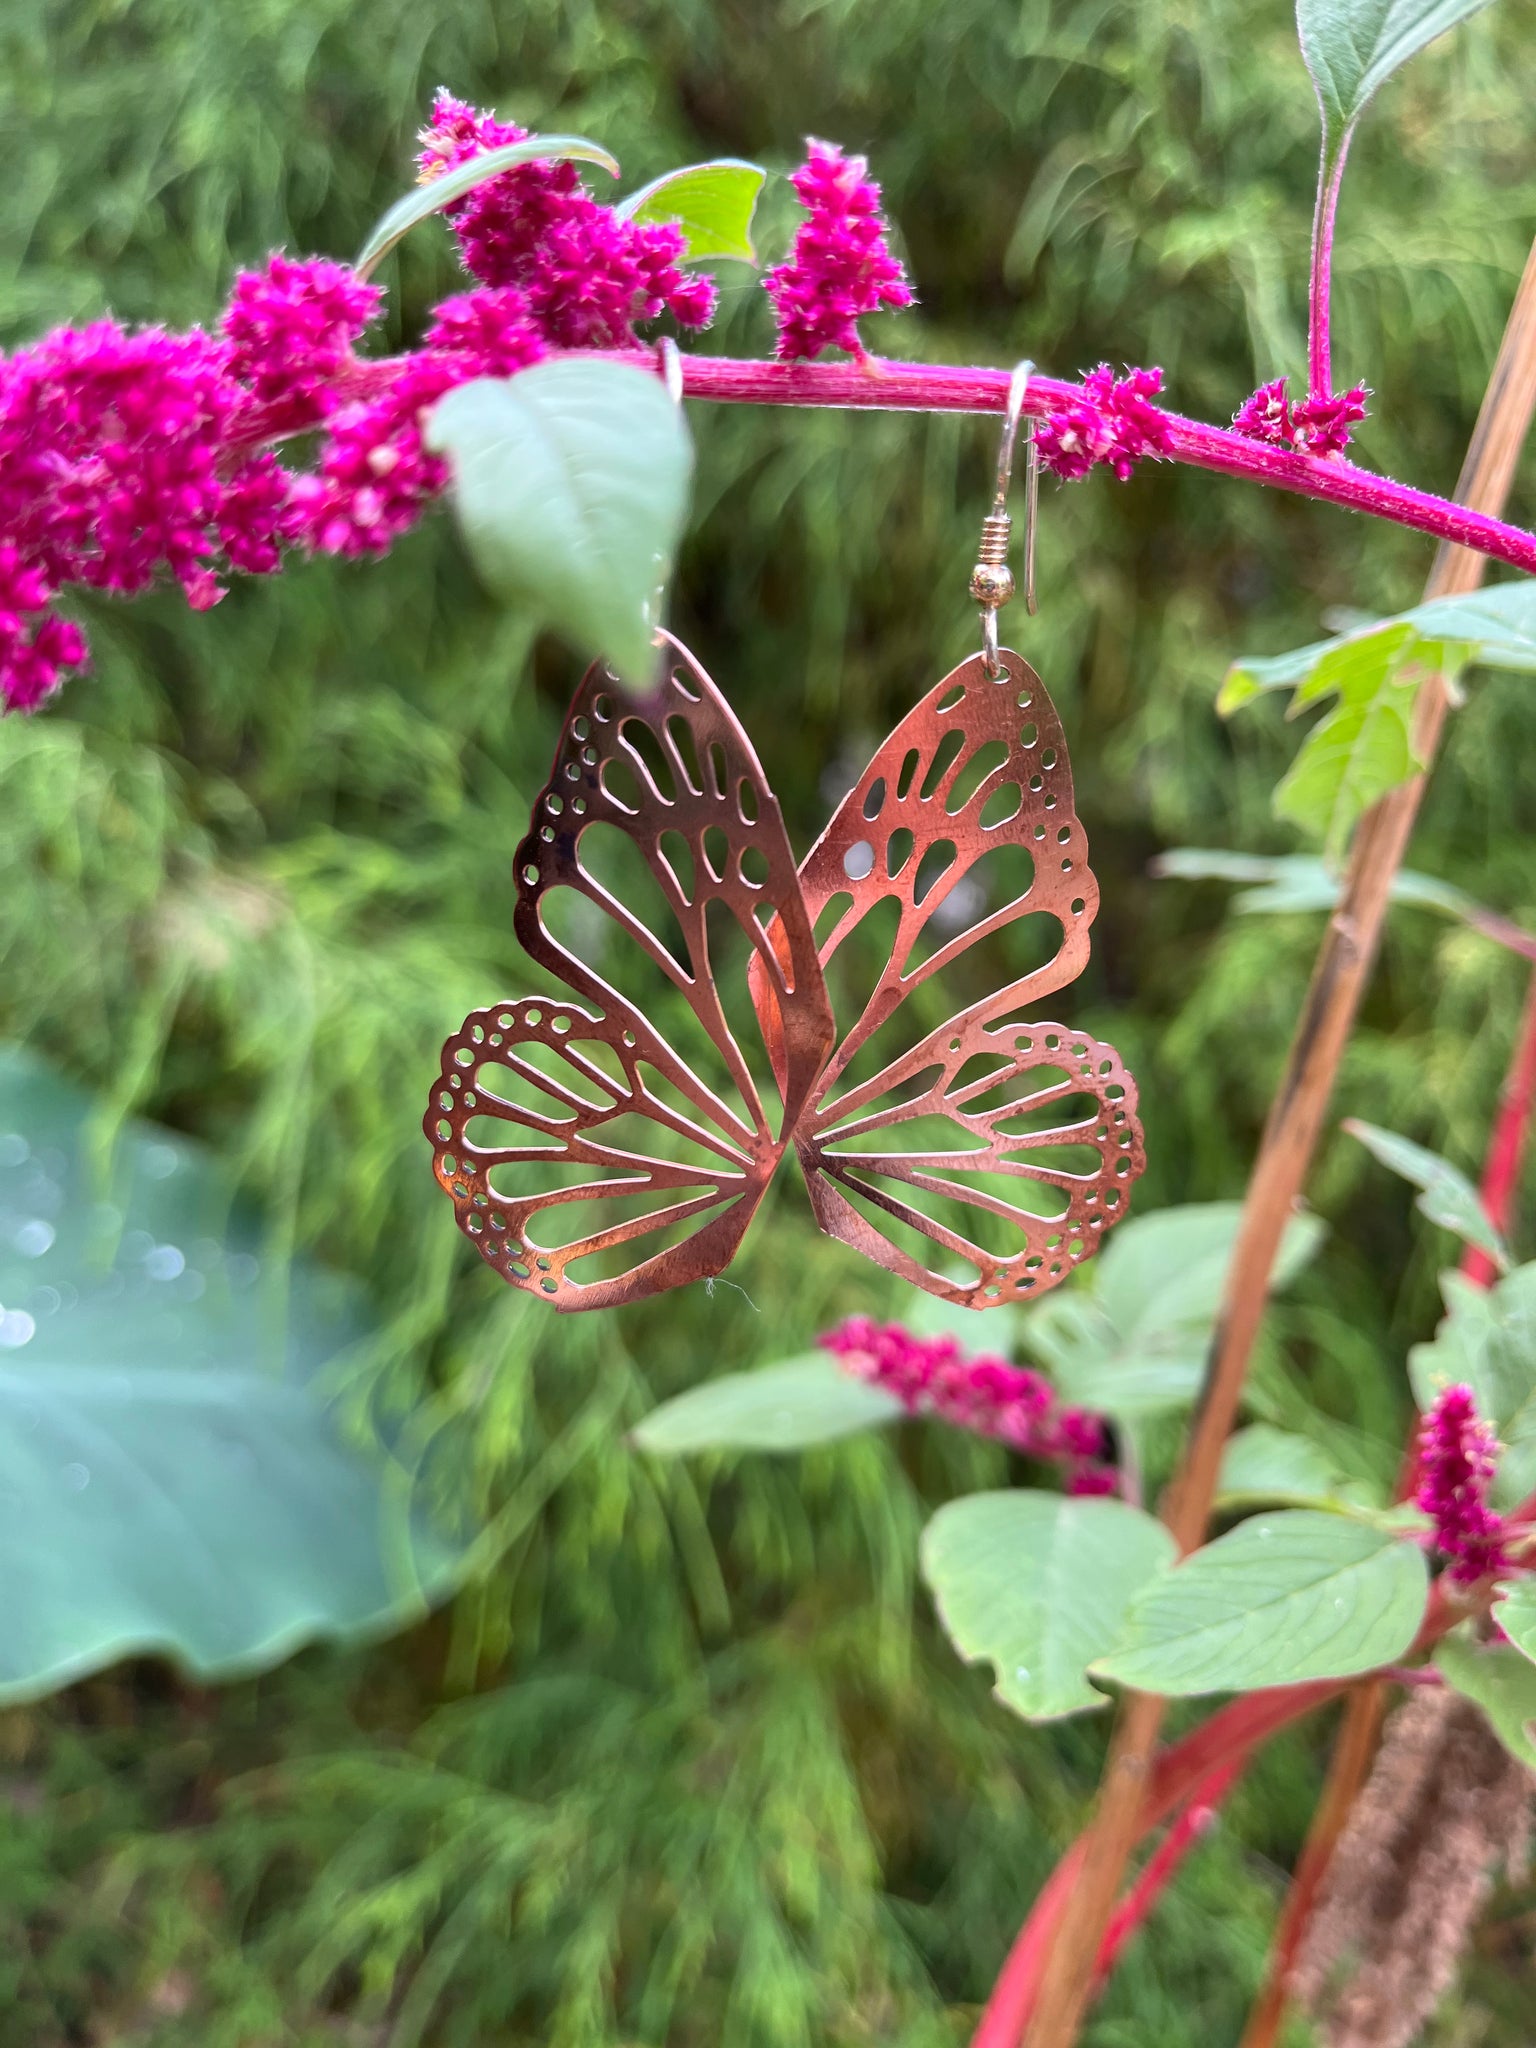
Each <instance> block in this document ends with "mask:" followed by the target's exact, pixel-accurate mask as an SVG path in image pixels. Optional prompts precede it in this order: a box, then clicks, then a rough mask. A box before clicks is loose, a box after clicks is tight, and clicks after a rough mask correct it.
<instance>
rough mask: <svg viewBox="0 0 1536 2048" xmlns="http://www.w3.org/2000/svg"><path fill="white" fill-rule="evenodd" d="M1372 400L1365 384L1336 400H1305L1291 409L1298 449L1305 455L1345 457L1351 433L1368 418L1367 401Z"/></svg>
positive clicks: (1357, 385) (1335, 398) (1292, 425)
mask: <svg viewBox="0 0 1536 2048" xmlns="http://www.w3.org/2000/svg"><path fill="white" fill-rule="evenodd" d="M1369 397H1370V393H1369V391H1367V389H1366V387H1365V386H1364V385H1363V384H1356V385H1355V386H1354V388H1353V389H1352V390H1350V391H1341V392H1338V393H1337V394H1336V395H1335V396H1334V397H1332V398H1304V399H1301V400H1300V401H1298V403H1297V404H1295V405H1293V406H1292V407H1291V429H1292V435H1293V438H1294V440H1295V444H1296V447H1297V448H1298V449H1299V450H1300V451H1301V453H1302V454H1304V455H1342V454H1343V452H1344V450H1345V449H1346V448H1347V447H1348V446H1349V438H1350V437H1349V430H1350V428H1351V427H1352V426H1354V425H1356V424H1357V422H1359V421H1360V420H1363V419H1364V418H1365V401H1366V399H1367V398H1369Z"/></svg>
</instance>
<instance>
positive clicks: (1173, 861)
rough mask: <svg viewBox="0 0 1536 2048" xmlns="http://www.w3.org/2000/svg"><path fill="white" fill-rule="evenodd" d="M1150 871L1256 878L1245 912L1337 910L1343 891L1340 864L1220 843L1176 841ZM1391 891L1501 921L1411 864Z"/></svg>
mask: <svg viewBox="0 0 1536 2048" xmlns="http://www.w3.org/2000/svg"><path fill="white" fill-rule="evenodd" d="M1149 872H1150V873H1151V874H1153V875H1154V876H1156V877H1157V878H1158V880H1160V881H1185V882H1207V881H1210V882H1250V883H1253V884H1255V885H1256V886H1255V887H1253V888H1248V889H1245V890H1244V891H1243V893H1242V894H1241V895H1240V896H1238V897H1237V898H1235V899H1234V902H1233V905H1232V907H1233V909H1234V910H1236V911H1238V912H1240V913H1244V914H1251V913H1254V912H1270V913H1274V912H1280V911H1290V910H1294V911H1301V910H1335V909H1337V907H1338V904H1339V899H1340V897H1341V896H1342V895H1343V893H1344V884H1343V880H1342V878H1341V876H1340V875H1339V873H1338V871H1337V869H1335V868H1331V867H1330V866H1329V865H1328V863H1327V862H1326V861H1324V860H1319V859H1318V857H1317V856H1316V855H1315V854H1307V853H1288V854H1262V853H1226V852H1223V851H1222V850H1221V849H1220V848H1218V847H1204V846H1176V847H1172V848H1170V850H1169V851H1168V852H1167V853H1161V854H1159V855H1158V856H1157V858H1156V859H1155V860H1154V861H1152V862H1151V863H1150V866H1149ZM1389 893H1390V896H1391V900H1392V901H1393V902H1394V903H1406V904H1410V905H1412V906H1414V907H1415V908H1417V909H1422V910H1439V911H1443V912H1444V913H1445V915H1446V916H1448V917H1455V918H1459V919H1460V920H1461V922H1462V923H1464V924H1468V925H1471V926H1472V927H1473V929H1474V930H1481V929H1484V928H1485V927H1486V926H1487V925H1488V924H1489V923H1491V922H1498V923H1502V920H1499V919H1498V918H1497V914H1496V913H1495V912H1494V911H1491V910H1487V909H1485V908H1484V907H1483V905H1482V904H1480V903H1476V902H1474V901H1473V899H1472V898H1471V897H1470V896H1468V895H1467V894H1466V893H1465V892H1464V891H1463V890H1461V889H1457V888H1454V887H1453V886H1452V884H1451V883H1449V882H1442V881H1440V880H1439V879H1438V878H1437V877H1436V876H1434V875H1421V874H1416V873H1415V872H1414V870H1413V869H1411V868H1399V869H1398V871H1397V873H1396V874H1395V875H1394V876H1393V877H1392V885H1391V889H1390V892H1389Z"/></svg>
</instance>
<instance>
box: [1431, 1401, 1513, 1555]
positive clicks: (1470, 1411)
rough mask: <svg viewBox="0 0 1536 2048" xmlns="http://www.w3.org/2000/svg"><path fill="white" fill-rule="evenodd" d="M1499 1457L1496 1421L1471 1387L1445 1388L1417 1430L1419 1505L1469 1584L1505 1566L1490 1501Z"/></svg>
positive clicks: (1500, 1526) (1499, 1525) (1500, 1529)
mask: <svg viewBox="0 0 1536 2048" xmlns="http://www.w3.org/2000/svg"><path fill="white" fill-rule="evenodd" d="M1498 1462H1499V1442H1498V1438H1497V1437H1496V1436H1495V1435H1494V1432H1493V1429H1492V1426H1491V1425H1490V1424H1489V1423H1487V1422H1485V1421H1483V1419H1482V1418H1481V1417H1480V1416H1479V1414H1478V1412H1477V1400H1476V1397H1475V1395H1474V1394H1473V1392H1472V1389H1471V1388H1470V1387H1465V1386H1458V1387H1447V1388H1446V1389H1445V1391H1444V1392H1443V1393H1441V1394H1439V1395H1438V1396H1437V1397H1436V1399H1435V1401H1434V1404H1433V1406H1432V1407H1431V1408H1430V1409H1429V1410H1428V1412H1427V1413H1426V1415H1425V1417H1424V1422H1423V1426H1422V1428H1421V1429H1420V1432H1419V1470H1420V1480H1419V1491H1418V1496H1417V1498H1418V1505H1419V1507H1420V1508H1421V1509H1422V1510H1423V1512H1424V1513H1425V1514H1426V1515H1428V1516H1429V1518H1430V1520H1431V1521H1432V1522H1433V1523H1434V1525H1435V1526H1434V1545H1435V1548H1436V1549H1437V1550H1438V1551H1439V1552H1440V1554H1441V1556H1442V1557H1445V1558H1448V1559H1449V1560H1450V1576H1451V1577H1452V1578H1453V1579H1454V1580H1455V1581H1456V1582H1457V1583H1458V1584H1459V1585H1464V1586H1470V1585H1472V1584H1474V1583H1475V1582H1476V1581H1477V1580H1478V1579H1483V1578H1487V1577H1488V1576H1489V1574H1490V1573H1493V1572H1498V1571H1502V1570H1503V1569H1505V1567H1506V1565H1507V1563H1508V1559H1507V1557H1506V1556H1505V1552H1504V1519H1503V1517H1502V1516H1501V1515H1499V1514H1497V1513H1495V1511H1494V1510H1493V1509H1492V1508H1491V1507H1490V1506H1489V1505H1488V1489H1489V1486H1490V1484H1491V1483H1492V1480H1493V1475H1494V1472H1495V1470H1496V1468H1497V1466H1498Z"/></svg>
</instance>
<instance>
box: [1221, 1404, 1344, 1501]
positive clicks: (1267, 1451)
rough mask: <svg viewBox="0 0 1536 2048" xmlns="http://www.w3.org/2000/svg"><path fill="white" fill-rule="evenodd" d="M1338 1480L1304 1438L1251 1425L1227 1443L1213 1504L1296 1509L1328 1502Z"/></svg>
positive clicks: (1318, 1450)
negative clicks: (1263, 1504)
mask: <svg viewBox="0 0 1536 2048" xmlns="http://www.w3.org/2000/svg"><path fill="white" fill-rule="evenodd" d="M1343 1479H1344V1475H1343V1474H1342V1473H1341V1472H1340V1471H1339V1468H1338V1465H1337V1463H1336V1462H1335V1460H1334V1459H1332V1458H1330V1457H1329V1455H1328V1453H1327V1452H1326V1451H1325V1450H1324V1449H1323V1448H1322V1446H1321V1445H1320V1444H1316V1443H1314V1442H1313V1441H1312V1439H1311V1438H1310V1437H1306V1436H1297V1435H1296V1434H1295V1433H1294V1432H1293V1431H1291V1430H1288V1429H1276V1428H1274V1427H1273V1426H1272V1425H1271V1424H1270V1423H1267V1422H1255V1423H1252V1424H1251V1425H1250V1426H1249V1427H1248V1428H1247V1429H1240V1430H1238V1431H1236V1433H1235V1434H1234V1435H1232V1436H1230V1437H1229V1438H1228V1439H1227V1447H1226V1450H1225V1451H1224V1452H1223V1453H1222V1460H1221V1476H1220V1478H1219V1480H1218V1481H1217V1486H1216V1504H1217V1506H1218V1507H1223V1506H1232V1505H1234V1504H1236V1503H1239V1502H1243V1503H1253V1502H1257V1501H1273V1502H1276V1503H1282V1504H1285V1505H1288V1506H1301V1505H1304V1504H1311V1503H1315V1502H1319V1501H1330V1500H1333V1499H1335V1498H1336V1497H1337V1496H1338V1493H1339V1488H1340V1484H1341V1482H1342V1481H1343Z"/></svg>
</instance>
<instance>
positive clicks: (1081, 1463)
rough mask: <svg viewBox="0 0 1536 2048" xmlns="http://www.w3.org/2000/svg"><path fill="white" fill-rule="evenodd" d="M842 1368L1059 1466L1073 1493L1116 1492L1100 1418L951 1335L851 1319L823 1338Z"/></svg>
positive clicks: (1035, 1376) (912, 1405)
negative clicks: (974, 1353) (975, 1353)
mask: <svg viewBox="0 0 1536 2048" xmlns="http://www.w3.org/2000/svg"><path fill="white" fill-rule="evenodd" d="M821 1346H822V1349H823V1350H824V1351H830V1352H831V1353H832V1355H833V1357H834V1358H836V1359H837V1360H838V1361H839V1362H840V1363H841V1365H842V1367H843V1370H844V1371H845V1372H849V1373H851V1374H852V1375H853V1376H854V1378H855V1379H861V1380H864V1381H866V1382H867V1383H868V1384H869V1385H870V1386H876V1387H883V1388H884V1389H885V1391H886V1392H887V1393H890V1394H894V1395H895V1396H896V1398H897V1399H898V1400H899V1401H900V1402H901V1403H902V1404H903V1406H904V1407H905V1408H906V1409H907V1411H908V1412H909V1413H910V1414H913V1415H931V1416H933V1417H934V1419H935V1420H936V1421H939V1422H947V1423H950V1424H951V1425H952V1426H953V1427H954V1428H956V1429H968V1430H971V1431H972V1432H973V1433H974V1434H975V1435H977V1436H987V1437H992V1438H993V1439H995V1440H996V1441H997V1442H999V1443H1005V1444H1007V1445H1008V1446H1009V1448H1010V1449H1012V1450H1016V1451H1019V1452H1021V1453H1022V1454H1023V1455H1024V1456H1025V1457H1029V1458H1037V1459H1039V1460H1040V1461H1041V1462H1042V1463H1046V1464H1057V1465H1059V1466H1060V1467H1061V1468H1062V1472H1063V1474H1064V1476H1065V1478H1066V1481H1067V1490H1068V1491H1069V1492H1071V1493H1084V1494H1088V1493H1118V1492H1119V1490H1120V1479H1119V1475H1118V1473H1117V1472H1116V1471H1115V1470H1114V1468H1113V1467H1112V1466H1110V1465H1106V1464H1104V1463H1103V1462H1101V1461H1102V1458H1103V1453H1104V1449H1105V1444H1106V1436H1107V1432H1106V1430H1105V1426H1104V1421H1103V1418H1102V1417H1101V1416H1098V1415H1094V1414H1091V1413H1090V1412H1089V1411H1088V1410H1087V1409H1083V1408H1062V1407H1059V1406H1058V1405H1057V1400H1056V1391H1055V1389H1054V1388H1053V1387H1052V1385H1051V1383H1050V1381H1049V1380H1047V1379H1045V1378H1043V1377H1042V1376H1041V1374H1039V1373H1037V1372H1032V1371H1030V1369H1029V1368H1028V1367H1027V1366H1021V1365H1011V1364H1010V1363H1009V1362H1008V1360H1007V1359H1006V1358H998V1357H995V1356H992V1355H990V1354H984V1355H983V1356H981V1357H979V1358H969V1359H968V1358H966V1357H965V1356H964V1354H963V1353H962V1351H961V1348H960V1346H959V1344H958V1343H957V1342H956V1340H955V1339H954V1338H953V1337H918V1336H916V1335H914V1333H913V1332H912V1331H910V1330H908V1329H905V1328H904V1327H903V1326H902V1325H901V1324H900V1323H876V1322H875V1321H873V1319H872V1318H871V1317H869V1316H850V1317H849V1318H848V1320H847V1321H846V1322H844V1323H841V1324H840V1325H839V1326H838V1328H837V1329H835V1330H829V1331H828V1332H827V1334H826V1335H825V1336H824V1337H823V1338H822V1339H821Z"/></svg>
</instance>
